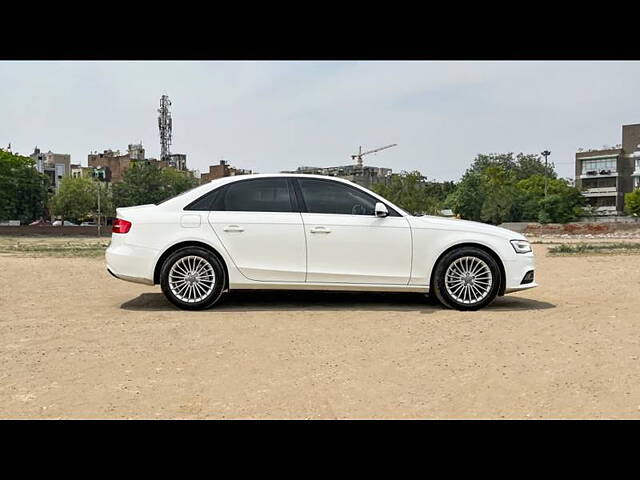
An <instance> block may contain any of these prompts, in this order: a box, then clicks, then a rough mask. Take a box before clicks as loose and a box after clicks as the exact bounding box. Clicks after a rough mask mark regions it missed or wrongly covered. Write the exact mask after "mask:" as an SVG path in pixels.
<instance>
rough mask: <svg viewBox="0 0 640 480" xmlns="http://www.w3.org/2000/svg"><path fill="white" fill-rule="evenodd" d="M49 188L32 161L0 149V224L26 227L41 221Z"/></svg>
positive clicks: (46, 179) (44, 176)
mask: <svg viewBox="0 0 640 480" xmlns="http://www.w3.org/2000/svg"><path fill="white" fill-rule="evenodd" d="M48 184H49V180H48V178H47V176H46V175H43V174H41V173H39V172H38V171H37V170H36V168H35V162H34V161H33V160H32V159H31V158H29V157H23V156H20V155H14V154H13V153H11V152H6V151H4V150H1V149H0V220H20V221H21V222H23V223H27V222H31V221H33V220H36V219H38V218H41V217H42V216H43V212H44V208H45V204H46V201H47V186H48Z"/></svg>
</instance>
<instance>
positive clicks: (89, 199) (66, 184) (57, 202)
mask: <svg viewBox="0 0 640 480" xmlns="http://www.w3.org/2000/svg"><path fill="white" fill-rule="evenodd" d="M97 202H98V191H97V186H96V184H95V183H94V181H93V180H91V179H90V178H86V177H65V178H63V179H62V181H61V182H60V187H59V188H58V191H57V192H56V194H55V195H54V196H53V198H52V199H51V210H52V211H53V213H54V215H60V216H61V217H62V219H63V220H64V219H71V220H74V221H76V222H81V221H83V220H86V219H88V218H91V217H93V216H94V212H95V211H96V209H97Z"/></svg>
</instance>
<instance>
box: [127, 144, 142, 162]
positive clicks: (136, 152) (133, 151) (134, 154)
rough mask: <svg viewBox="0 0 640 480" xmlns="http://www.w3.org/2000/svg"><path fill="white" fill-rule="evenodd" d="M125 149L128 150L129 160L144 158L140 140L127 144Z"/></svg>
mask: <svg viewBox="0 0 640 480" xmlns="http://www.w3.org/2000/svg"><path fill="white" fill-rule="evenodd" d="M127 150H128V151H129V159H130V160H144V147H143V146H142V142H140V143H132V144H129V146H128V148H127Z"/></svg>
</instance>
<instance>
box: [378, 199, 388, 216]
mask: <svg viewBox="0 0 640 480" xmlns="http://www.w3.org/2000/svg"><path fill="white" fill-rule="evenodd" d="M387 215H389V210H387V206H386V205H385V204H384V203H382V202H377V203H376V217H381V218H384V217H386V216H387Z"/></svg>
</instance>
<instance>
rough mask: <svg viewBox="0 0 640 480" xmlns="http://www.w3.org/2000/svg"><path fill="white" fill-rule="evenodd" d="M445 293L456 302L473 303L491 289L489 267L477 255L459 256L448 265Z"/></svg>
mask: <svg viewBox="0 0 640 480" xmlns="http://www.w3.org/2000/svg"><path fill="white" fill-rule="evenodd" d="M444 283H445V287H446V289H447V293H449V295H450V296H451V298H453V299H454V300H456V301H457V302H460V303H464V304H466V305H474V304H476V303H478V302H480V301H482V300H483V299H484V298H485V297H486V296H487V295H489V292H490V291H491V285H492V284H493V275H492V274H491V269H490V268H489V265H487V264H486V263H485V262H484V261H483V260H481V259H480V258H478V257H460V258H457V259H456V260H455V261H453V262H452V263H451V265H449V268H447V271H446V273H445V281H444Z"/></svg>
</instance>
